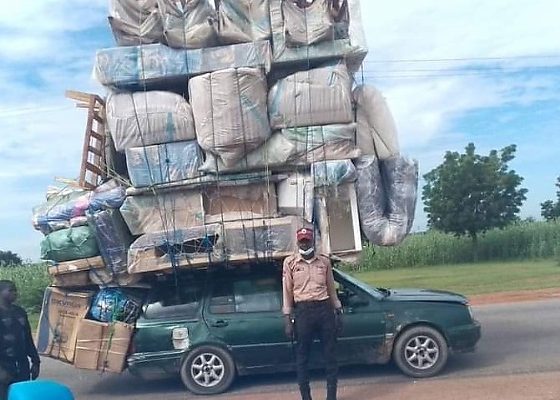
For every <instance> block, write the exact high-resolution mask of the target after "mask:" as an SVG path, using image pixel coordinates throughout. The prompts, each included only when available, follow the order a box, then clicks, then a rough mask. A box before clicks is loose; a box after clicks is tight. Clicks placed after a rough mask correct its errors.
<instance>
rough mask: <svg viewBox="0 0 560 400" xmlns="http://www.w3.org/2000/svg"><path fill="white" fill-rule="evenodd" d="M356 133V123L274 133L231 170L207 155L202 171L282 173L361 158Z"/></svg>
mask: <svg viewBox="0 0 560 400" xmlns="http://www.w3.org/2000/svg"><path fill="white" fill-rule="evenodd" d="M355 134H356V125H355V124H347V125H325V126H308V127H301V128H286V129H282V131H281V132H276V133H274V134H273V135H272V136H271V137H270V139H269V140H267V141H266V142H265V143H264V145H262V146H261V147H259V148H257V149H256V150H254V151H252V152H250V153H249V154H248V155H247V156H246V157H245V158H244V159H242V160H241V161H239V162H238V163H237V164H236V165H234V166H232V167H229V166H226V165H225V164H224V163H222V162H220V161H219V160H216V157H213V156H212V155H211V154H209V153H206V161H205V162H204V164H203V165H202V167H201V168H200V170H201V171H203V172H206V173H216V172H226V173H229V172H236V171H244V170H259V169H265V168H273V169H280V170H281V169H286V168H287V167H291V166H294V165H307V164H311V163H314V162H317V161H324V160H344V159H353V158H358V157H360V155H361V152H360V151H359V150H358V149H357V148H356V145H355Z"/></svg>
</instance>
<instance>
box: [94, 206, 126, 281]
mask: <svg viewBox="0 0 560 400" xmlns="http://www.w3.org/2000/svg"><path fill="white" fill-rule="evenodd" d="M89 224H90V227H91V229H92V230H93V232H94V233H95V237H96V239H97V244H98V246H99V252H100V253H101V257H103V261H104V262H105V265H106V267H107V269H108V270H109V271H111V272H113V273H121V272H126V267H127V265H128V264H127V254H128V248H129V246H130V244H131V243H132V241H133V239H132V235H131V234H130V231H129V230H128V227H127V226H126V224H125V222H124V220H123V218H122V216H121V213H120V212H119V210H105V211H99V212H96V213H93V214H90V215H89Z"/></svg>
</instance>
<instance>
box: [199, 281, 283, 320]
mask: <svg viewBox="0 0 560 400" xmlns="http://www.w3.org/2000/svg"><path fill="white" fill-rule="evenodd" d="M281 289H282V288H281V285H280V282H279V280H277V279H274V278H262V279H241V280H236V281H233V282H222V283H221V284H219V285H217V286H216V287H215V289H214V291H213V294H212V298H211V299H210V312H211V313H213V314H230V313H249V312H267V311H280V309H281V308H282V292H281Z"/></svg>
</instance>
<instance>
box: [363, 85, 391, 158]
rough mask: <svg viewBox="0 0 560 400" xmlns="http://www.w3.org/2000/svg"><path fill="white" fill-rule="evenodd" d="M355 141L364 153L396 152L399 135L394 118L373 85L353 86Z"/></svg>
mask: <svg viewBox="0 0 560 400" xmlns="http://www.w3.org/2000/svg"><path fill="white" fill-rule="evenodd" d="M353 94H354V102H355V103H356V122H357V124H358V128H357V135H356V141H357V144H358V147H359V148H360V150H362V153H363V154H364V155H375V156H377V157H378V158H379V159H380V160H386V159H388V158H391V157H394V156H397V155H398V154H399V151H400V150H399V139H398V134H397V128H396V126H395V121H394V119H393V116H392V115H391V111H390V110H389V106H388V105H387V102H386V100H385V98H384V97H383V94H382V93H381V92H380V91H379V90H377V89H376V88H374V87H373V86H368V85H362V86H358V87H357V88H355V89H354V93H353Z"/></svg>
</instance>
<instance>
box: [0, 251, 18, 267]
mask: <svg viewBox="0 0 560 400" xmlns="http://www.w3.org/2000/svg"><path fill="white" fill-rule="evenodd" d="M22 262H23V261H22V259H21V257H20V256H18V255H17V254H16V253H12V252H11V251H2V250H0V266H2V267H5V266H7V265H20V264H21V263H22Z"/></svg>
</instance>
